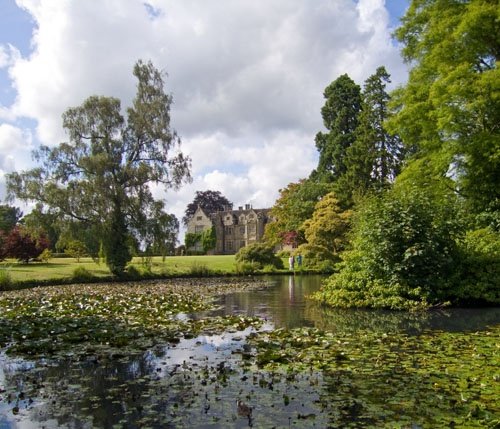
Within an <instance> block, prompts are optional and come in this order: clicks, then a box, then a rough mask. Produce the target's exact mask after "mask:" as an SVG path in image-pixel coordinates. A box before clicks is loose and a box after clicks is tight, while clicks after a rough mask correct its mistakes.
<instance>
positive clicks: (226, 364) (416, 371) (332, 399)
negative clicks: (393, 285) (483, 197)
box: [0, 276, 500, 429]
mask: <svg viewBox="0 0 500 429" xmlns="http://www.w3.org/2000/svg"><path fill="white" fill-rule="evenodd" d="M321 279H322V278H321V277H320V276H270V277H268V278H266V279H265V280H266V281H267V282H268V287H265V288H259V289H257V290H248V291H243V292H238V293H231V294H225V295H221V296H219V297H218V298H217V299H216V301H215V309H214V310H211V311H200V312H198V313H195V314H186V313H179V314H177V315H176V318H178V319H179V320H183V319H186V320H188V319H189V320H190V319H194V320H197V319H199V320H200V321H202V320H206V318H207V317H208V318H211V317H221V316H225V315H236V316H238V317H241V323H240V322H238V317H237V318H236V319H234V320H236V323H233V322H234V320H233V319H231V320H233V322H232V323H231V324H230V325H228V326H226V327H225V328H223V329H220V328H219V329H212V331H209V332H205V333H203V334H201V335H187V334H186V335H185V336H183V337H182V338H180V339H176V340H175V341H174V340H172V341H163V340H161V341H160V340H159V341H149V340H148V341H146V342H145V343H144V345H143V346H142V347H139V348H135V349H133V348H126V347H123V348H122V349H121V350H120V348H118V350H117V349H116V348H115V349H114V350H113V352H109V353H108V352H106V353H105V352H103V350H102V349H101V348H99V347H98V346H96V347H95V348H94V349H90V352H89V350H86V352H85V353H77V352H72V351H71V350H70V351H66V352H65V353H64V354H61V355H57V356H56V357H54V356H50V355H44V356H41V357H37V358H31V359H29V358H27V357H20V356H19V355H7V354H5V353H4V352H2V353H1V354H0V429H4V428H5V429H7V428H8V429H11V428H40V427H45V428H55V427H66V428H143V427H151V428H175V427H190V428H224V427H228V428H234V427H235V428H244V427H263V428H272V427H277V428H288V427H297V428H304V427H319V428H323V427H409V428H420V427H422V428H423V427H500V407H499V403H498V398H499V397H500V369H499V368H500V358H499V347H500V338H499V332H500V329H499V327H500V308H481V309H447V310H440V311H433V312H427V313H418V314H409V313H400V312H389V311H367V310H349V311H348V310H334V309H327V308H323V307H321V306H318V305H315V304H312V303H311V302H309V301H308V300H307V299H306V298H305V296H307V295H308V294H311V293H312V292H314V291H315V290H317V289H318V287H319V286H320V283H321ZM247 316H251V317H258V318H259V319H262V321H263V322H261V323H253V322H252V323H244V322H245V320H246V319H244V318H245V317H247ZM249 320H254V319H249Z"/></svg>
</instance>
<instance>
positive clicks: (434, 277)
mask: <svg viewBox="0 0 500 429" xmlns="http://www.w3.org/2000/svg"><path fill="white" fill-rule="evenodd" d="M456 210H457V206H456V204H455V201H454V200H453V198H452V197H449V198H441V199H438V198H436V196H435V195H433V194H430V193H427V192H426V191H425V190H418V189H405V190H404V191H402V192H401V191H400V192H398V191H395V190H393V191H391V192H387V193H386V194H385V195H383V196H379V197H373V198H371V199H369V200H367V201H366V202H365V203H364V205H363V206H362V207H361V209H360V211H359V213H358V216H357V218H356V220H355V224H354V230H353V242H352V247H353V248H352V250H350V251H348V252H344V254H343V262H342V263H341V264H340V271H339V272H338V273H337V274H334V275H333V276H332V277H331V278H330V279H329V280H328V282H327V284H326V285H325V287H324V288H323V290H322V291H321V292H320V293H319V294H318V295H317V297H319V299H321V300H323V301H325V302H327V303H329V304H331V305H334V306H339V307H377V308H382V307H384V308H392V309H403V308H414V307H421V306H427V305H428V304H437V303H442V302H444V301H447V300H449V299H450V298H452V297H453V292H452V289H453V287H454V286H455V285H454V281H453V279H454V274H455V273H456V272H457V268H458V265H459V263H460V262H459V261H460V259H461V258H460V252H459V249H458V246H457V241H459V239H460V237H461V231H463V229H462V226H461V224H460V222H459V220H457V218H458V216H457V213H456Z"/></svg>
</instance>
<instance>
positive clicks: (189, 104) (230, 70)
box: [0, 0, 406, 216]
mask: <svg viewBox="0 0 500 429" xmlns="http://www.w3.org/2000/svg"><path fill="white" fill-rule="evenodd" d="M17 3H18V4H19V5H20V6H21V7H23V8H24V9H25V10H27V11H28V12H29V13H30V14H31V15H32V17H33V20H34V22H35V24H36V26H35V29H34V31H33V36H32V47H33V51H32V52H31V54H30V55H29V56H28V57H22V56H21V55H19V54H16V55H11V54H10V52H11V51H10V50H9V49H10V48H7V47H5V46H3V47H0V64H4V67H8V71H9V76H10V78H11V80H12V85H13V87H14V88H15V91H16V99H15V101H14V103H13V104H12V105H11V106H7V107H3V108H2V107H1V106H0V115H1V117H3V118H5V119H6V120H7V119H8V120H9V121H11V122H14V121H19V120H22V118H28V119H30V120H32V121H34V123H35V124H36V141H37V142H41V143H44V144H48V145H55V144H58V143H60V142H61V141H63V140H64V139H65V138H66V136H65V134H64V132H63V130H62V129H61V115H62V113H63V112H64V111H65V110H66V109H67V108H68V107H71V106H76V105H79V104H81V103H82V101H83V100H84V99H85V98H86V97H88V96H89V95H92V94H100V95H109V96H115V97H118V98H120V99H121V100H122V102H123V105H124V106H126V105H128V104H129V103H130V101H131V99H132V97H133V94H134V91H135V81H134V78H133V76H132V67H133V64H134V63H135V61H137V59H139V58H142V59H145V60H149V59H151V60H152V61H153V63H154V64H155V65H156V66H157V67H159V68H161V69H163V70H165V71H166V72H168V77H167V79H166V88H167V91H168V92H172V93H173V96H174V105H173V107H172V125H173V126H174V128H175V129H176V130H177V131H178V133H179V134H180V135H181V137H182V140H183V150H184V151H186V152H188V153H189V154H190V155H191V157H192V159H193V176H194V182H193V184H192V185H189V186H186V187H184V188H183V189H182V190H181V192H180V193H178V194H174V193H172V192H169V193H167V194H166V195H167V199H168V204H169V205H170V207H172V209H175V210H176V215H178V216H182V212H183V211H184V209H185V204H187V203H188V202H190V201H191V200H192V199H193V197H194V191H196V190H203V189H207V188H210V189H215V190H220V191H221V192H223V193H224V194H225V195H226V196H227V197H228V198H230V199H231V200H232V201H234V202H235V204H244V203H246V202H249V203H252V204H254V206H270V205H272V203H273V202H274V199H275V198H276V197H277V192H278V189H279V188H282V187H284V186H286V184H287V183H288V182H290V181H297V180H298V179H299V178H300V177H304V176H307V175H308V174H309V172H310V171H311V169H312V168H314V167H315V164H316V162H317V161H316V159H317V154H316V149H315V147H314V135H315V134H316V132H317V131H319V130H321V128H322V122H321V115H320V109H321V106H322V104H323V102H324V100H323V96H322V93H323V90H324V88H325V87H326V86H327V85H328V84H329V83H330V82H331V81H332V80H334V79H335V78H337V77H338V76H339V75H340V74H343V73H348V74H349V75H350V76H351V77H352V78H353V79H354V80H356V81H357V82H358V83H360V84H361V83H362V82H363V81H364V79H366V78H367V77H368V76H369V75H370V74H372V73H373V72H374V71H375V69H376V68H377V67H378V66H379V65H386V67H387V69H388V71H389V72H390V73H392V74H393V80H394V81H395V82H396V83H401V82H403V81H404V80H405V78H406V70H405V68H404V66H403V64H402V61H401V59H400V57H399V54H398V48H397V47H396V46H395V45H394V43H393V42H392V41H391V39H390V34H389V33H390V28H389V25H390V24H389V22H390V21H389V16H388V14H387V11H386V9H385V6H384V1H383V0H359V1H357V2H355V1H354V0H317V1H314V2H306V1H303V0H270V1H267V2H255V1H254V0H239V1H237V2H235V1H234V0H215V1H212V2H203V1H200V0H183V1H175V0H149V1H147V2H144V1H143V0H127V1H117V0H101V1H99V2H98V5H97V4H96V3H95V2H87V1H78V2H77V1H74V2H47V1H41V0H17ZM0 46H1V45H0ZM7 61H8V64H7ZM1 109H3V113H2V110H1ZM6 109H8V110H6ZM33 132H34V133H35V131H33ZM16 167H17V165H16ZM183 204H184V206H183V207H182V209H181V206H182V205H183Z"/></svg>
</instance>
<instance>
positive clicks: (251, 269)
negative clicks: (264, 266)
mask: <svg viewBox="0 0 500 429" xmlns="http://www.w3.org/2000/svg"><path fill="white" fill-rule="evenodd" d="M272 267H273V268H274V265H272ZM259 269H260V265H259V264H258V263H257V262H248V261H242V262H237V263H236V273H237V274H245V275H248V274H253V273H255V272H257V271H259Z"/></svg>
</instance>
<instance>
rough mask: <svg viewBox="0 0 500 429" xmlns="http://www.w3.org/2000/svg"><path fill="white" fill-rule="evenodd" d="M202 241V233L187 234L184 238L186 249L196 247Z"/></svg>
mask: <svg viewBox="0 0 500 429" xmlns="http://www.w3.org/2000/svg"><path fill="white" fill-rule="evenodd" d="M200 241H201V232H186V235H185V236H184V244H185V246H186V249H188V250H189V249H190V248H192V247H195V246H196V244H198V243H199V242H200Z"/></svg>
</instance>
